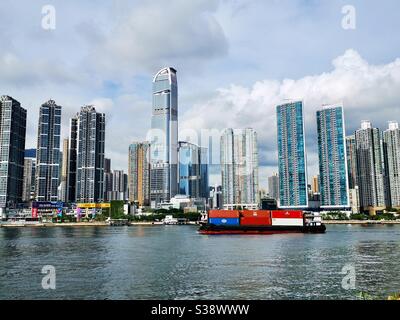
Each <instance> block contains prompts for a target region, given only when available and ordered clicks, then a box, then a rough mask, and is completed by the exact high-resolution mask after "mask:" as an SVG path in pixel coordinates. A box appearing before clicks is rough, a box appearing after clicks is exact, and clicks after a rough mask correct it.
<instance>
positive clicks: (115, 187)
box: [107, 170, 128, 201]
mask: <svg viewBox="0 0 400 320" xmlns="http://www.w3.org/2000/svg"><path fill="white" fill-rule="evenodd" d="M107 198H108V199H109V200H110V201H113V200H122V201H125V200H127V199H128V175H127V174H126V173H124V170H113V172H112V186H111V191H109V192H108V196H107Z"/></svg>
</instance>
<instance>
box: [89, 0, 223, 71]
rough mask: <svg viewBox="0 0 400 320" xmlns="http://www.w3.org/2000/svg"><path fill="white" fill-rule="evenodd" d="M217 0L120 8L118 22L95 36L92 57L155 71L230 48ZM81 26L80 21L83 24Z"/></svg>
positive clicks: (103, 63)
mask: <svg viewBox="0 0 400 320" xmlns="http://www.w3.org/2000/svg"><path fill="white" fill-rule="evenodd" d="M217 6H218V1H210V0H205V1H204V0H203V1H200V0H196V1H186V0H172V1H168V2H166V1H162V0H158V1H151V2H144V3H141V4H140V5H136V6H134V7H133V8H129V7H127V6H123V7H121V9H120V10H123V12H121V11H118V9H117V13H115V14H117V17H118V19H117V22H116V23H115V25H114V26H113V27H111V28H109V30H106V31H104V33H103V34H102V35H99V34H98V33H95V35H94V36H91V35H93V32H86V33H85V34H84V36H85V37H86V38H87V40H89V41H92V42H93V48H92V49H93V52H92V54H91V55H90V61H91V62H94V64H95V67H96V68H98V67H101V68H102V69H103V71H104V70H108V71H110V72H114V71H118V72H125V71H127V70H130V72H132V70H135V71H136V72H137V71H138V70H139V71H143V70H145V71H149V70H150V71H154V70H158V69H159V68H160V67H161V66H164V65H174V66H175V67H177V68H183V67H188V66H189V65H190V66H191V67H192V68H194V69H199V66H197V68H196V65H197V64H200V65H202V63H203V62H204V61H206V60H210V59H212V58H215V57H221V56H223V55H225V54H227V50H228V42H227V39H226V38H225V35H224V32H223V30H222V27H221V26H220V24H219V23H218V21H217V20H216V18H215V17H214V14H213V13H214V12H215V11H216V9H217ZM81 27H82V26H81Z"/></svg>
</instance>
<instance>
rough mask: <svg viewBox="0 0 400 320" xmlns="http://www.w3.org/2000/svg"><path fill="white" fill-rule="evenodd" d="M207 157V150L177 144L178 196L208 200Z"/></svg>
mask: <svg viewBox="0 0 400 320" xmlns="http://www.w3.org/2000/svg"><path fill="white" fill-rule="evenodd" d="M207 156H208V149H207V148H204V147H199V146H197V145H195V144H193V143H189V142H183V141H182V142H179V194H182V195H187V196H189V197H191V198H196V199H199V198H204V199H208V198H209V186H208V157H207Z"/></svg>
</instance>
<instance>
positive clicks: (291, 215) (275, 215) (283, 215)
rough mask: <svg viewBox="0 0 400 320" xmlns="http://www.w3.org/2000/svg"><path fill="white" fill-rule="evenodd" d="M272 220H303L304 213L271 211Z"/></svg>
mask: <svg viewBox="0 0 400 320" xmlns="http://www.w3.org/2000/svg"><path fill="white" fill-rule="evenodd" d="M271 215H272V219H303V211H300V210H298V211H294V210H274V211H271Z"/></svg>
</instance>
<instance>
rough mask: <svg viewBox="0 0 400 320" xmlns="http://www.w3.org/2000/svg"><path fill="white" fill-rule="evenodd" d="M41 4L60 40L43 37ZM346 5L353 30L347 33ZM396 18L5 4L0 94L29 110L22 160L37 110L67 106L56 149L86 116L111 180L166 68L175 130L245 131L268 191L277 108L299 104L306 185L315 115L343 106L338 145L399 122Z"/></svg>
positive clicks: (387, 8) (177, 1) (291, 5)
mask: <svg viewBox="0 0 400 320" xmlns="http://www.w3.org/2000/svg"><path fill="white" fill-rule="evenodd" d="M47 4H50V5H53V6H54V8H55V9H56V29H55V30H44V29H43V28H42V26H41V22H42V18H43V15H42V7H43V5H47ZM345 5H352V6H354V8H355V10H356V29H355V30H345V29H343V28H342V24H341V22H342V19H343V14H342V8H343V6H345ZM399 9H400V3H399V2H398V1H396V0H383V1H372V0H360V1H354V0H346V1H339V0H329V1H323V0H320V1H317V0H315V1H312V0H308V1H307V0H280V1H277V0H255V1H243V0H230V1H228V0H220V1H218V0H213V1H208V0H204V1H202V0H191V1H186V0H171V1H163V0H153V1H128V0H126V1H125V0H121V1H51V0H50V1H49V0H47V1H39V0H35V1H22V0H14V1H9V0H3V1H2V2H1V4H0V16H1V17H2V19H0V40H1V43H2V49H1V50H0V87H1V94H9V95H11V96H13V97H14V98H16V99H17V100H19V101H20V102H21V103H22V105H23V106H24V107H25V108H27V109H28V117H29V119H28V141H27V148H30V147H35V141H36V137H35V135H36V130H37V124H36V122H37V115H38V108H39V106H40V104H41V103H43V102H44V101H46V100H48V99H50V98H52V99H54V100H56V102H57V103H58V104H60V105H62V106H63V107H64V108H63V117H64V119H63V135H64V136H65V137H67V134H68V121H69V118H70V117H71V116H72V115H73V114H74V113H75V112H77V111H78V110H79V108H80V107H81V106H82V105H84V104H88V103H93V104H95V105H96V107H97V108H98V109H99V110H101V111H104V112H105V113H106V115H107V138H106V153H107V156H108V157H111V158H112V167H113V168H114V169H125V168H126V167H127V150H128V145H129V143H130V142H131V141H133V140H142V139H144V138H145V137H146V132H147V130H148V129H149V127H150V115H151V113H150V111H151V80H152V77H153V75H154V74H155V73H156V72H157V71H158V69H160V68H162V67H164V66H174V67H175V68H176V69H177V70H178V83H179V126H180V128H181V129H182V130H183V129H185V128H195V129H198V130H199V129H202V128H209V129H211V128H215V129H218V130H220V129H222V128H224V127H235V128H241V127H254V128H255V129H256V130H257V132H258V134H259V148H260V165H261V169H260V182H261V186H262V187H265V186H266V178H267V176H268V175H269V174H271V173H272V172H273V171H276V136H275V135H276V126H275V108H274V106H275V105H276V104H277V103H280V102H281V101H282V100H283V99H285V98H301V99H303V100H304V103H305V113H306V133H307V151H308V162H309V167H310V170H309V172H310V175H313V174H315V173H316V172H317V164H318V161H317V160H318V159H317V155H316V148H315V145H316V125H315V111H316V110H317V109H318V108H319V107H320V106H321V105H322V104H331V103H337V102H343V103H344V107H345V113H346V126H347V133H352V132H353V131H354V130H355V129H357V127H358V126H359V123H360V121H361V120H363V119H370V120H372V121H373V124H374V125H375V126H379V127H381V128H382V129H384V128H386V126H387V125H386V122H387V121H389V120H400V119H399V118H400V117H399V113H398V110H399V107H400V104H399V101H400V90H399V89H400V60H398V58H399V52H400V40H399V37H398V35H397V32H398V30H400V19H398V12H399ZM115 141H118V143H115ZM211 181H215V182H217V181H218V174H213V176H212V179H211Z"/></svg>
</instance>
